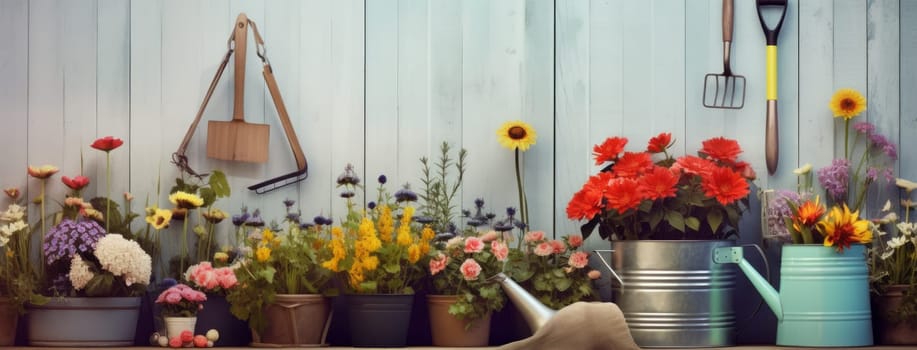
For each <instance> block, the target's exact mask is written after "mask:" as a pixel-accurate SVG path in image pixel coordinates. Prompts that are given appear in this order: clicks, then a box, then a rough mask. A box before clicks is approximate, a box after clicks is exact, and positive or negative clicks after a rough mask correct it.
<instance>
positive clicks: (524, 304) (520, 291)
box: [490, 272, 557, 333]
mask: <svg viewBox="0 0 917 350" xmlns="http://www.w3.org/2000/svg"><path fill="white" fill-rule="evenodd" d="M490 280H492V281H496V282H497V283H500V286H501V287H503V292H505V293H506V296H508V297H509V300H510V301H512V302H513V305H516V308H518V309H519V313H521V314H522V318H523V319H524V320H525V323H527V324H528V325H529V329H531V330H532V333H535V332H536V331H538V329H540V328H541V327H543V326H544V325H545V324H546V323H548V320H550V319H551V317H554V314H556V313H557V311H556V310H554V309H551V308H549V307H547V306H545V305H544V304H542V303H541V302H540V301H538V299H537V298H535V296H533V295H532V294H529V292H528V291H526V290H525V288H522V286H520V285H519V284H518V283H516V281H513V279H512V278H509V277H508V276H506V275H505V274H503V273H502V272H501V273H498V274H496V275H494V276H493V277H491V278H490Z"/></svg>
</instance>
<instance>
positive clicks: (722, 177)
mask: <svg viewBox="0 0 917 350" xmlns="http://www.w3.org/2000/svg"><path fill="white" fill-rule="evenodd" d="M701 187H702V188H703V189H704V194H705V195H707V196H708V197H712V198H716V200H717V202H720V204H723V205H729V204H731V203H733V202H735V201H737V200H739V199H742V198H745V196H747V195H748V181H746V180H745V178H744V177H742V175H740V174H739V173H737V172H735V171H733V170H732V169H729V168H724V167H714V169H712V170H711V171H710V173H709V174H708V175H707V176H704V178H703V179H702V180H701Z"/></svg>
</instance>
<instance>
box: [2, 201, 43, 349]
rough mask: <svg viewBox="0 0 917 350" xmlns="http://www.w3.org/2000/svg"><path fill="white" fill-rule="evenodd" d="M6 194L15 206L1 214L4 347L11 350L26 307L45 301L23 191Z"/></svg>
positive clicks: (12, 205)
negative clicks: (39, 289)
mask: <svg viewBox="0 0 917 350" xmlns="http://www.w3.org/2000/svg"><path fill="white" fill-rule="evenodd" d="M4 192H5V193H6V195H7V196H8V197H9V199H10V201H11V203H10V204H9V206H7V208H6V210H4V211H0V264H2V268H0V346H11V345H13V343H14V341H15V338H16V329H17V325H18V321H19V315H20V314H21V313H23V312H24V311H25V304H26V303H29V302H32V303H39V304H40V303H44V301H43V300H42V299H41V297H40V296H39V295H36V294H35V290H36V289H37V283H38V275H37V274H36V271H35V269H34V266H33V264H32V260H31V259H30V255H31V254H30V253H31V249H30V247H31V242H32V237H33V236H32V235H31V234H30V228H31V226H30V225H29V224H28V223H27V222H28V219H27V214H26V208H25V207H23V206H21V205H19V201H20V198H19V194H20V193H19V189H16V188H8V189H5V190H4Z"/></svg>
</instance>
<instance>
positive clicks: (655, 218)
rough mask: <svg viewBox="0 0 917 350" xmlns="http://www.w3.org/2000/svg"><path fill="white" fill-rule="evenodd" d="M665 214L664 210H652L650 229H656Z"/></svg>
mask: <svg viewBox="0 0 917 350" xmlns="http://www.w3.org/2000/svg"><path fill="white" fill-rule="evenodd" d="M664 216H665V212H664V211H662V210H653V211H652V212H650V217H649V219H650V229H656V226H659V223H660V222H661V221H662V218H663V217H664Z"/></svg>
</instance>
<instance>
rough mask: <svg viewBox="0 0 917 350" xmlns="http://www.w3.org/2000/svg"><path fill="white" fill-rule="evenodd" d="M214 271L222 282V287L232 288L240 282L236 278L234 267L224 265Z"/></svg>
mask: <svg viewBox="0 0 917 350" xmlns="http://www.w3.org/2000/svg"><path fill="white" fill-rule="evenodd" d="M214 271H215V272H216V275H217V281H219V282H220V287H222V288H223V289H230V288H232V287H235V286H236V284H238V283H239V280H237V279H236V273H235V272H234V271H233V270H232V268H229V267H222V268H219V269H216V270H214Z"/></svg>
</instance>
